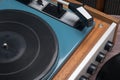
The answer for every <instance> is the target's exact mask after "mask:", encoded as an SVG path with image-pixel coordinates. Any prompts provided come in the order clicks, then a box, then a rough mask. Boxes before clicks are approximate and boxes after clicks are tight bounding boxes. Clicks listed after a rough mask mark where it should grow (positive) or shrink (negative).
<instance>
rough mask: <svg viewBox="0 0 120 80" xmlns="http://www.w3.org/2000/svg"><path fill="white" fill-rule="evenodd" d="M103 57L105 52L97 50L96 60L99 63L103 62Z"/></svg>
mask: <svg viewBox="0 0 120 80" xmlns="http://www.w3.org/2000/svg"><path fill="white" fill-rule="evenodd" d="M104 59H105V54H104V53H102V52H99V54H98V55H97V57H96V61H97V62H99V63H101V62H103V60H104Z"/></svg>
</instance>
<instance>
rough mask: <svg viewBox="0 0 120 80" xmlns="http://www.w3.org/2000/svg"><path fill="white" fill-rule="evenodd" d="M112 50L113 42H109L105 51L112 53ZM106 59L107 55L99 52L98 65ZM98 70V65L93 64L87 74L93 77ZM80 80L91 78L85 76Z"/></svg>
mask: <svg viewBox="0 0 120 80" xmlns="http://www.w3.org/2000/svg"><path fill="white" fill-rule="evenodd" d="M112 48H113V42H111V41H108V42H107V43H106V45H105V47H104V50H106V51H111V50H112ZM104 58H105V54H104V53H102V52H99V53H98V55H97V57H96V59H95V61H96V62H98V63H102V62H103V60H104ZM96 70H97V65H95V64H93V63H91V64H90V66H89V67H88V69H87V73H88V74H90V75H93V74H94V73H95V71H96ZM79 80H89V78H88V77H86V76H84V75H83V76H81V77H80V79H79Z"/></svg>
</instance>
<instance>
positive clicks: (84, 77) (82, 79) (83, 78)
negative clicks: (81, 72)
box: [79, 76, 89, 80]
mask: <svg viewBox="0 0 120 80" xmlns="http://www.w3.org/2000/svg"><path fill="white" fill-rule="evenodd" d="M79 80H89V79H88V78H87V77H86V76H81V77H80V79H79Z"/></svg>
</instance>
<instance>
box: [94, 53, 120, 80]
mask: <svg viewBox="0 0 120 80" xmlns="http://www.w3.org/2000/svg"><path fill="white" fill-rule="evenodd" d="M96 80H120V53H119V54H117V55H116V56H114V57H112V58H111V59H110V60H108V61H107V62H106V63H105V64H104V65H103V67H102V68H101V70H100V71H99V73H98V75H97V77H96Z"/></svg>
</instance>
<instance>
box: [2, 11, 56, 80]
mask: <svg viewBox="0 0 120 80" xmlns="http://www.w3.org/2000/svg"><path fill="white" fill-rule="evenodd" d="M57 56H58V43H57V39H56V36H55V33H54V31H53V30H52V29H51V27H50V25H49V24H47V22H45V21H44V20H43V19H41V18H40V17H38V16H36V15H34V14H31V13H29V12H25V11H20V10H1V11H0V80H33V79H36V78H37V79H41V78H43V77H44V76H45V75H46V74H47V73H48V72H49V71H50V70H51V68H52V67H53V66H54V64H55V62H56V59H57Z"/></svg>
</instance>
